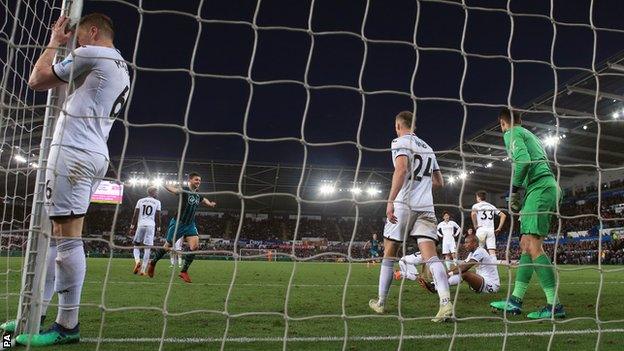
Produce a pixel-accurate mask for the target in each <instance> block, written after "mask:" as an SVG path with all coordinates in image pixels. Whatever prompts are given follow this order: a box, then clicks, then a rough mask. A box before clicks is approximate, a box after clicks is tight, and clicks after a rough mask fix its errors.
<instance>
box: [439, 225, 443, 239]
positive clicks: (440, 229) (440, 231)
mask: <svg viewBox="0 0 624 351" xmlns="http://www.w3.org/2000/svg"><path fill="white" fill-rule="evenodd" d="M438 237H439V238H443V237H444V233H442V228H440V226H438Z"/></svg>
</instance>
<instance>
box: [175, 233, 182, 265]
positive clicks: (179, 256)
mask: <svg viewBox="0 0 624 351" xmlns="http://www.w3.org/2000/svg"><path fill="white" fill-rule="evenodd" d="M184 240H185V238H184V237H181V238H180V239H178V241H176V242H175V246H174V247H175V250H176V251H177V252H176V253H175V264H177V265H178V267H180V268H182V264H183V259H184V257H182V256H183V255H182V245H183V244H184Z"/></svg>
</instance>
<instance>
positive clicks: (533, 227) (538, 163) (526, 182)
mask: <svg viewBox="0 0 624 351" xmlns="http://www.w3.org/2000/svg"><path fill="white" fill-rule="evenodd" d="M498 120H499V122H500V127H501V130H502V131H503V133H504V136H503V137H504V140H505V148H506V149H507V152H508V153H509V155H510V157H511V159H512V161H513V173H512V189H511V192H510V194H509V208H510V209H511V210H512V211H514V212H517V211H518V210H520V209H521V208H522V209H521V210H520V234H521V235H522V237H521V238H520V248H521V250H522V255H521V256H520V262H519V267H518V271H517V273H516V282H515V286H514V290H513V293H512V294H511V296H510V298H509V300H503V301H495V302H492V303H491V304H490V306H492V307H493V308H495V309H497V310H503V311H505V310H506V311H507V312H509V313H512V314H519V313H521V312H522V299H523V298H524V294H525V292H526V290H527V288H528V286H529V281H530V280H531V276H532V275H533V271H534V270H535V273H536V274H537V277H538V279H539V281H540V285H541V287H542V290H543V291H544V294H545V295H546V302H547V305H546V306H545V307H544V308H542V309H540V310H539V311H536V312H531V313H529V314H528V315H527V317H528V318H530V319H540V318H552V317H558V318H563V317H565V311H564V309H563V305H561V304H560V303H559V301H558V299H557V296H556V293H555V290H556V278H555V271H554V269H553V266H552V264H551V262H550V259H548V256H546V254H545V253H544V248H543V243H544V238H545V237H546V236H547V235H548V233H549V230H550V220H551V217H552V213H553V212H555V211H557V202H558V201H559V196H560V192H561V190H560V189H559V185H558V184H557V181H556V180H555V177H554V175H553V173H552V171H551V170H550V167H549V165H548V157H547V156H546V151H544V147H543V146H542V143H541V142H540V140H539V138H537V137H536V136H535V135H534V134H533V133H531V132H530V131H528V130H527V129H525V128H524V127H522V125H521V123H522V120H521V117H520V115H519V114H517V113H512V112H511V111H509V110H508V109H503V110H502V111H501V113H500V114H499V117H498ZM522 188H524V189H525V194H524V205H523V206H522V207H521V206H520V195H519V192H520V190H521V189H522ZM533 264H535V266H533Z"/></svg>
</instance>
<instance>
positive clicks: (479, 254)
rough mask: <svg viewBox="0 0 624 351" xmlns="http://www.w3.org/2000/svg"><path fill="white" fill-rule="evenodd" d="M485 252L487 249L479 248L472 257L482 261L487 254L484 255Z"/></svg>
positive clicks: (474, 259)
mask: <svg viewBox="0 0 624 351" xmlns="http://www.w3.org/2000/svg"><path fill="white" fill-rule="evenodd" d="M483 252H485V250H479V249H477V250H476V251H475V252H473V253H472V254H470V257H471V258H472V260H473V261H477V262H481V261H483V259H484V258H485V256H483Z"/></svg>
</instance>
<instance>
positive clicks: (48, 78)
mask: <svg viewBox="0 0 624 351" xmlns="http://www.w3.org/2000/svg"><path fill="white" fill-rule="evenodd" d="M68 23H69V18H67V17H65V16H61V17H59V19H58V20H57V21H56V22H55V23H54V26H52V34H51V36H50V42H49V43H48V46H47V47H46V48H45V49H44V50H43V53H42V54H41V56H39V59H37V62H35V65H34V66H33V70H32V72H31V73H30V77H29V78H28V86H29V87H30V88H31V89H33V90H36V91H42V90H48V89H52V88H54V87H57V86H59V85H61V84H64V83H66V82H64V81H63V80H61V79H60V78H59V77H58V76H57V74H56V73H55V72H54V68H53V67H52V63H53V61H54V55H55V54H56V49H57V48H58V47H61V46H64V45H65V44H67V42H68V41H69V38H70V37H71V35H72V33H71V32H68V33H65V28H67V24H68Z"/></svg>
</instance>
